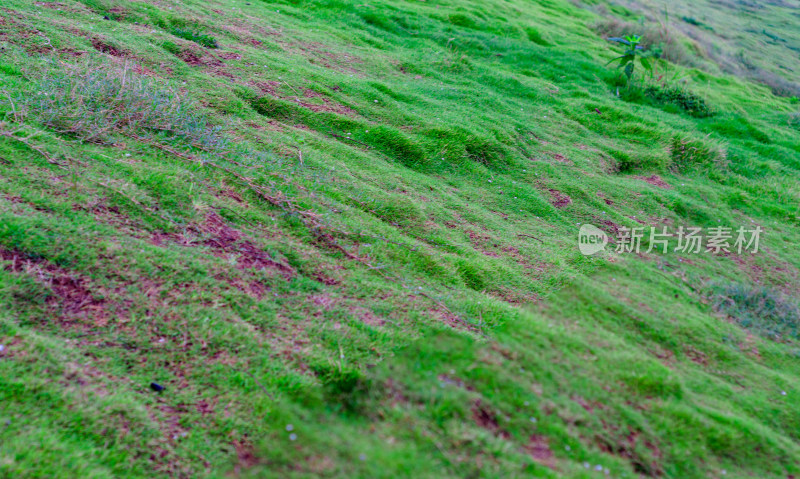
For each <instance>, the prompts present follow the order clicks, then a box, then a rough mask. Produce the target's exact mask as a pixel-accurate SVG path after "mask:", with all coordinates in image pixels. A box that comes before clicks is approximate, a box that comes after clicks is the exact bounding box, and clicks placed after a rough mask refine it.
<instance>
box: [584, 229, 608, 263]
mask: <svg viewBox="0 0 800 479" xmlns="http://www.w3.org/2000/svg"><path fill="white" fill-rule="evenodd" d="M607 244H608V235H607V234H606V233H605V231H603V230H601V229H600V228H598V227H597V226H595V225H590V224H588V223H587V224H585V225H583V226H581V229H580V230H579V231H578V249H579V250H580V251H581V254H583V255H584V256H590V255H593V254H595V253H598V252H600V251H603V250H604V249H605V248H606V245H607Z"/></svg>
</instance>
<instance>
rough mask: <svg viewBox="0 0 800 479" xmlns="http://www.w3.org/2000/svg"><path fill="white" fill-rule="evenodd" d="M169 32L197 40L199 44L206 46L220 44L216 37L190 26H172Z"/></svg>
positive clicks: (179, 36) (193, 40)
mask: <svg viewBox="0 0 800 479" xmlns="http://www.w3.org/2000/svg"><path fill="white" fill-rule="evenodd" d="M169 33H170V34H172V35H174V36H176V37H178V38H183V39H184V40H189V41H192V42H195V43H197V44H198V45H202V46H204V47H206V48H217V47H218V46H219V45H217V40H216V39H215V38H214V37H212V36H210V35H206V34H204V33H200V32H198V31H196V30H192V29H189V28H182V27H172V28H171V29H170V31H169Z"/></svg>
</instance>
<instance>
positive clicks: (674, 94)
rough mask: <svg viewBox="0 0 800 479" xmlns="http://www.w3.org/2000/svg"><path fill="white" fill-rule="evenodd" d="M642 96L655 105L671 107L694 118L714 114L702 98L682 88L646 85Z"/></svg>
mask: <svg viewBox="0 0 800 479" xmlns="http://www.w3.org/2000/svg"><path fill="white" fill-rule="evenodd" d="M643 94H644V96H645V97H646V98H648V99H650V100H651V101H653V102H654V103H656V104H659V105H673V106H675V107H677V108H679V109H681V110H683V111H685V112H687V113H688V114H689V115H691V116H694V117H696V118H706V117H709V116H712V115H713V114H714V111H713V110H712V109H711V107H710V106H709V105H708V103H706V100H705V99H704V98H703V97H701V96H700V95H698V94H696V93H693V92H691V91H689V90H686V89H685V88H683V87H682V86H678V85H673V86H663V85H657V84H653V85H647V86H645V87H644V89H643Z"/></svg>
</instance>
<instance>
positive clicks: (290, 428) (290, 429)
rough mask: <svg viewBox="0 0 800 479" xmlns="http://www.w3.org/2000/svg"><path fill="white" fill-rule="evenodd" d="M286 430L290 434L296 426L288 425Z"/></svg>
mask: <svg viewBox="0 0 800 479" xmlns="http://www.w3.org/2000/svg"><path fill="white" fill-rule="evenodd" d="M286 430H287V431H289V432H291V431H293V430H294V426H292V425H291V424H287V425H286Z"/></svg>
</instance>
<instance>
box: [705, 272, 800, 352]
mask: <svg viewBox="0 0 800 479" xmlns="http://www.w3.org/2000/svg"><path fill="white" fill-rule="evenodd" d="M708 296H709V299H710V300H711V303H712V306H713V308H714V310H715V311H717V312H720V313H723V314H726V315H728V316H729V317H731V318H733V319H734V320H735V321H736V322H737V323H738V324H739V325H740V326H742V327H743V328H746V329H748V330H750V331H753V332H755V333H757V334H760V335H761V336H764V337H766V338H769V339H773V340H782V339H784V338H793V339H796V338H797V337H798V326H800V308H798V306H797V304H796V303H795V302H794V301H792V300H791V298H789V297H788V296H786V295H784V294H782V293H780V292H777V291H775V290H772V289H769V288H766V287H763V286H754V285H748V284H741V283H731V284H712V285H711V286H710V287H709V288H708Z"/></svg>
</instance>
